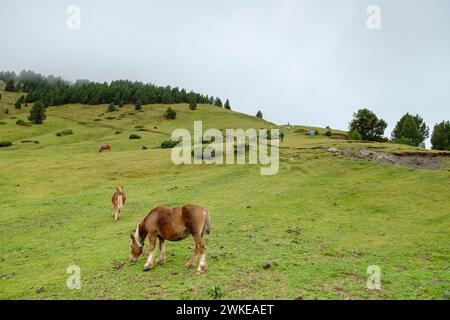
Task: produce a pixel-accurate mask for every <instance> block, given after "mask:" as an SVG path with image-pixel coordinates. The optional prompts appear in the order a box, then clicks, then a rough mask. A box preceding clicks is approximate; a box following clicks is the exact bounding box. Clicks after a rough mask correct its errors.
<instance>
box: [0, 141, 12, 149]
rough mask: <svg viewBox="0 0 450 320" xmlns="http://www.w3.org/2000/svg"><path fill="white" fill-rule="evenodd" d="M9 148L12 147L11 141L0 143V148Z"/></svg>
mask: <svg viewBox="0 0 450 320" xmlns="http://www.w3.org/2000/svg"><path fill="white" fill-rule="evenodd" d="M11 146H12V142H11V141H0V148H6V147H11Z"/></svg>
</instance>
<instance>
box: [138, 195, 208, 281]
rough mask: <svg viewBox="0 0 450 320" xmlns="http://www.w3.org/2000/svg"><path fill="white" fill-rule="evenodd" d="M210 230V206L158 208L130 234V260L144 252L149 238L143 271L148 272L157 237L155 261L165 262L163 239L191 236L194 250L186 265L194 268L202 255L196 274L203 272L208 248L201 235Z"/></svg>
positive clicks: (151, 266) (178, 238)
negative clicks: (157, 254) (156, 258)
mask: <svg viewBox="0 0 450 320" xmlns="http://www.w3.org/2000/svg"><path fill="white" fill-rule="evenodd" d="M210 232H211V217H210V214H209V212H208V210H207V209H204V208H202V207H200V206H197V205H193V204H189V205H185V206H184V207H182V208H169V207H163V206H160V207H156V208H154V209H152V210H151V211H150V213H149V214H147V216H146V217H145V218H144V219H143V220H142V221H141V222H140V223H139V224H138V225H137V226H136V231H135V232H134V234H131V242H130V250H131V253H130V259H131V260H132V261H137V259H138V258H139V256H140V255H141V254H142V250H143V247H144V241H145V238H146V237H147V238H148V240H149V242H150V247H149V255H148V259H147V263H146V264H145V266H144V271H148V270H150V269H151V268H153V256H154V254H155V247H156V240H157V239H159V258H158V260H157V261H156V263H157V264H163V263H164V262H165V260H166V258H165V249H164V241H165V240H168V241H179V240H183V239H186V237H188V236H189V235H192V237H193V238H194V240H195V250H194V253H193V255H192V257H191V259H190V260H189V261H188V263H187V264H186V267H188V268H191V267H193V266H194V264H195V260H196V257H197V256H200V264H199V266H198V268H197V273H203V272H204V271H205V270H206V248H205V245H204V243H203V238H202V237H203V234H204V233H206V234H209V233H210Z"/></svg>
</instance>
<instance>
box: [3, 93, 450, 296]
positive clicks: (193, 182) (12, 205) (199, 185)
mask: <svg viewBox="0 0 450 320" xmlns="http://www.w3.org/2000/svg"><path fill="white" fill-rule="evenodd" d="M1 93H2V95H3V98H2V100H1V101H0V122H4V123H6V124H3V125H0V141H1V140H10V141H12V142H13V143H14V145H13V146H12V147H8V148H0V168H1V170H0V181H2V183H1V184H0V225H1V228H0V241H1V244H2V245H1V246H0V298H2V299H11V298H17V299H23V298H26V299H63V298H69V299H93V298H98V299H112V298H131V299H138V298H139V299H141V298H142V299H209V298H213V295H212V294H211V288H212V287H213V286H216V287H220V288H222V289H223V296H222V298H228V299H240V298H256V299H259V298H263V299H266V298H273V299H281V298H287V299H315V298H319V299H320V298H333V299H412V298H424V299H448V297H449V296H448V291H449V284H448V279H449V278H450V274H449V270H448V254H449V251H448V250H449V248H448V243H449V240H450V237H449V233H448V230H449V227H450V214H449V210H448V208H449V207H450V200H449V197H448V195H449V194H450V174H449V171H448V169H447V168H445V169H440V170H419V169H412V168H407V167H401V166H392V165H387V164H381V163H377V162H371V161H352V160H349V159H347V158H346V157H344V156H342V155H340V154H332V153H330V152H326V151H325V150H324V149H325V148H327V147H338V148H340V149H342V148H351V149H355V148H359V149H361V148H369V147H370V148H376V149H378V150H385V151H398V150H400V151H402V152H415V151H417V150H416V149H415V148H410V147H406V146H398V145H391V144H378V143H377V144H364V143H350V142H349V141H345V140H333V139H330V138H328V137H325V136H320V137H314V138H312V137H308V136H305V135H304V134H303V133H302V131H303V130H306V129H308V128H304V127H298V126H292V127H285V128H283V131H284V132H286V137H285V141H284V142H283V143H282V144H281V154H280V171H279V173H278V174H277V175H275V176H261V175H260V173H259V167H258V166H250V165H239V166H238V165H235V166H225V165H222V166H207V165H200V166H188V165H183V166H175V165H173V164H172V162H171V160H170V150H168V149H160V148H158V146H159V144H160V143H161V142H162V141H163V140H166V139H168V138H169V137H170V133H171V131H172V130H173V129H175V128H187V129H192V126H193V121H194V120H203V124H204V128H205V129H206V128H210V127H216V128H252V127H253V128H260V127H271V126H274V125H273V124H271V123H268V122H266V121H264V120H261V119H257V118H255V117H250V116H247V115H244V114H240V113H236V112H231V111H227V110H223V109H220V108H216V107H211V106H207V105H199V109H198V110H197V111H189V109H188V106H187V105H174V106H173V108H174V109H175V110H177V112H178V117H177V119H176V120H165V119H164V118H163V117H162V112H163V111H164V110H165V108H166V107H167V106H163V105H145V106H143V112H135V111H134V108H133V106H131V105H126V106H124V107H123V108H122V109H120V110H119V111H118V112H114V113H104V112H105V111H106V105H102V106H84V105H67V106H62V107H51V108H49V109H48V118H47V120H46V121H45V123H44V124H42V125H32V126H30V127H22V126H18V125H16V124H15V122H16V120H17V119H26V116H27V113H28V110H29V107H26V108H23V109H22V110H15V109H14V108H13V107H10V108H9V109H10V113H9V114H4V113H3V108H4V106H5V104H8V105H10V104H13V103H14V100H15V98H16V97H15V95H17V94H16V93H5V92H3V91H2V92H1ZM111 117H113V118H111ZM108 118H111V119H108ZM95 119H100V121H95ZM136 126H143V127H144V128H143V130H144V131H138V130H139V129H138V128H135V127H136ZM65 129H71V130H73V132H74V134H73V135H70V136H63V137H57V136H56V133H57V132H58V131H61V130H65ZM299 129H302V130H299ZM141 130H142V128H141ZM321 130H323V131H322V132H325V130H324V129H321ZM117 132H121V133H118V134H116V133H117ZM131 133H138V134H139V135H141V136H142V139H140V140H129V139H128V136H129V135H130V134H131ZM24 140H31V141H39V143H21V141H24ZM100 143H111V144H112V146H113V149H112V151H111V152H109V153H102V154H99V153H98V152H97V147H98V145H99V144H100ZM142 146H146V147H148V149H146V150H144V149H142ZM443 161H447V163H448V160H443ZM119 185H123V186H124V187H125V192H126V194H127V198H128V202H127V204H126V207H125V208H124V210H123V214H122V220H120V221H119V222H118V223H114V221H113V219H112V218H111V212H112V206H111V203H110V199H111V196H112V193H113V190H114V188H115V187H116V186H119ZM186 203H197V204H199V205H202V206H205V207H207V208H209V209H210V211H211V213H212V234H211V235H210V236H208V237H206V238H205V239H206V240H205V241H206V245H207V249H208V250H207V253H208V264H209V269H208V272H207V273H206V274H204V275H201V276H199V275H196V274H195V272H194V271H193V270H186V269H184V263H185V262H186V261H187V260H188V258H189V257H190V254H191V250H192V249H193V241H192V240H191V239H188V240H185V241H183V242H178V243H168V244H167V246H166V252H167V262H166V264H165V265H164V266H156V267H155V269H153V270H151V271H149V272H147V273H144V272H142V267H143V265H144V263H145V262H144V260H143V259H142V258H141V259H140V260H139V261H138V263H136V264H132V263H130V262H129V261H128V254H129V246H128V244H129V234H130V232H131V231H132V230H133V229H134V228H135V226H136V223H137V222H139V221H140V219H141V218H142V217H143V216H144V215H145V214H146V213H147V212H148V211H149V209H151V208H152V207H153V206H155V205H157V204H164V205H170V206H179V205H183V204H186ZM265 261H268V262H269V263H270V264H271V267H270V268H268V269H263V267H262V265H263V263H264V262H265ZM70 265H78V266H80V268H81V280H82V284H81V290H69V289H67V288H66V279H67V277H68V276H69V274H67V273H66V268H67V267H68V266H70ZM370 265H378V266H379V267H380V268H381V272H382V275H381V276H382V278H381V280H382V290H380V291H378V290H375V291H373V290H368V289H367V288H366V281H367V277H368V276H369V275H368V274H367V273H366V269H367V267H368V266H370Z"/></svg>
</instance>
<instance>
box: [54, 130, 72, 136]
mask: <svg viewBox="0 0 450 320" xmlns="http://www.w3.org/2000/svg"><path fill="white" fill-rule="evenodd" d="M71 134H73V131H72V130H70V129H67V130H62V131H59V132H57V133H56V135H57V136H58V137H62V136H69V135H71Z"/></svg>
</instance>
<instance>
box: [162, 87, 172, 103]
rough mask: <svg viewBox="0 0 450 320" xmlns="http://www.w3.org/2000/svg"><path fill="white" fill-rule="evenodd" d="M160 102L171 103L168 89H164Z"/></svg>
mask: <svg viewBox="0 0 450 320" xmlns="http://www.w3.org/2000/svg"><path fill="white" fill-rule="evenodd" d="M161 103H164V104H171V103H172V95H171V94H170V91H167V90H165V91H164V93H163V95H162V97H161Z"/></svg>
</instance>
